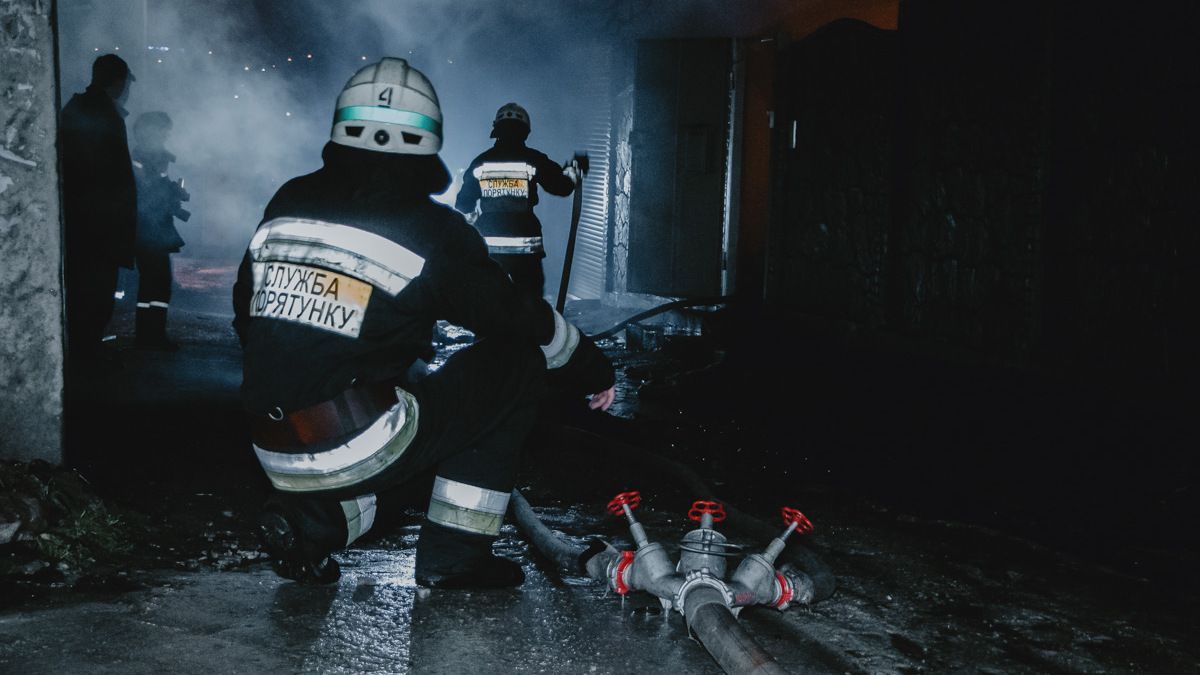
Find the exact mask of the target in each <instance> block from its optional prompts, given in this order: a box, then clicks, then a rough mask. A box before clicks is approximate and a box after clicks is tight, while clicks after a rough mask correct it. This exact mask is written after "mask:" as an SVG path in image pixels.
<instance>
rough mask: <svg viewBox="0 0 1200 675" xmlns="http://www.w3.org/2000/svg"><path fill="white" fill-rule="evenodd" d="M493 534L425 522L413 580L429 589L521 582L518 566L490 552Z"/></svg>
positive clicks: (496, 586)
mask: <svg viewBox="0 0 1200 675" xmlns="http://www.w3.org/2000/svg"><path fill="white" fill-rule="evenodd" d="M495 540H496V538H495V537H489V536H487V535H482V534H471V533H468V532H461V531H458V530H454V529H451V528H448V527H443V526H441V525H437V524H435V523H431V522H429V521H425V524H424V525H422V526H421V536H420V537H419V538H418V539H417V583H418V584H420V585H422V586H426V587H429V588H507V587H509V586H519V585H521V582H523V581H525V573H524V572H522V571H521V566H520V565H519V564H518V563H516V562H514V561H512V560H509V559H507V558H500V557H497V556H494V555H492V542H493V541H495Z"/></svg>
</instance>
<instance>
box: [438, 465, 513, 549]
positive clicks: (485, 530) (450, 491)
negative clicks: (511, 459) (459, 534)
mask: <svg viewBox="0 0 1200 675" xmlns="http://www.w3.org/2000/svg"><path fill="white" fill-rule="evenodd" d="M508 498H509V493H507V492H498V491H496V490H489V489H487V488H481V487H477V486H474V485H469V484H467V483H460V482H458V481H455V480H450V479H448V478H443V477H441V476H438V477H437V478H435V479H434V481H433V495H432V496H431V497H430V499H429V510H428V511H426V513H425V516H426V517H427V518H429V520H430V522H433V523H437V524H438V525H442V526H444V527H450V528H454V529H456V530H463V531H465V532H471V533H474V534H485V535H489V536H496V535H498V534H500V526H501V525H502V524H503V523H504V514H505V512H507V511H508Z"/></svg>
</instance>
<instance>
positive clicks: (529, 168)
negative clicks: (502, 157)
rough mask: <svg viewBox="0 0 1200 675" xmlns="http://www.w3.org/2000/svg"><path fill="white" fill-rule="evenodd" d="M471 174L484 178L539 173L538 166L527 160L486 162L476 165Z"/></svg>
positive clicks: (527, 176)
mask: <svg viewBox="0 0 1200 675" xmlns="http://www.w3.org/2000/svg"><path fill="white" fill-rule="evenodd" d="M471 174H472V175H474V176H475V178H477V179H484V178H526V179H528V178H533V177H534V176H536V175H537V167H536V166H533V165H531V164H526V163H525V162H484V163H483V164H480V165H479V166H477V167H475V168H474V170H472V171H471Z"/></svg>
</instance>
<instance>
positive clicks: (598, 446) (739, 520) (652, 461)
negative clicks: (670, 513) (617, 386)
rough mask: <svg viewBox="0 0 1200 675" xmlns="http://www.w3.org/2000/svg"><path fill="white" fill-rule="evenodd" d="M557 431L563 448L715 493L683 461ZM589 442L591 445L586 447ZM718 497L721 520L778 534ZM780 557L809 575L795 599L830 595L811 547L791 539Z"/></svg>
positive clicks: (586, 432) (703, 493)
mask: <svg viewBox="0 0 1200 675" xmlns="http://www.w3.org/2000/svg"><path fill="white" fill-rule="evenodd" d="M559 431H560V432H562V433H564V434H567V435H569V436H570V437H571V441H572V442H570V443H563V444H562V447H564V448H575V449H579V450H583V451H593V452H594V451H601V450H602V451H603V452H604V453H605V455H606V456H608V457H619V458H620V459H621V461H628V462H631V463H636V464H640V465H641V466H643V467H646V468H649V469H651V470H653V471H655V472H657V473H661V474H663V475H666V476H668V477H669V478H671V479H673V480H676V481H678V482H679V483H680V484H681V485H682V486H683V487H684V488H685V489H686V490H687V491H688V492H690V493H692V494H693V495H696V496H698V497H701V498H705V499H716V493H715V492H714V491H713V489H712V488H710V487H709V486H708V483H706V482H705V481H704V479H702V478H701V477H700V475H699V474H697V473H696V472H695V471H694V470H693V469H692V468H691V467H689V466H687V465H685V464H682V463H680V462H678V461H675V460H673V459H670V458H668V457H664V456H663V455H660V454H658V453H657V452H654V451H652V450H648V449H645V448H640V447H637V446H634V445H630V444H628V443H625V442H623V441H619V440H616V439H613V438H608V437H605V436H601V435H600V434H598V433H596V432H595V431H592V430H590V429H583V428H581V427H577V426H569V425H562V426H560V427H559ZM589 445H590V446H592V447H591V448H588V446H589ZM721 501H722V502H723V503H724V504H725V511H726V514H727V517H726V519H725V523H726V524H727V525H730V526H733V527H734V528H737V529H740V530H742V531H743V532H745V533H746V534H749V535H751V536H753V537H756V538H762V539H768V540H770V539H774V538H777V537H778V536H779V529H778V528H777V527H774V526H771V525H768V524H767V523H765V522H763V521H761V520H759V519H758V518H755V517H754V516H752V515H750V514H748V513H746V512H744V511H742V510H741V509H738V508H737V507H734V506H732V505H730V504H729V502H726V501H724V500H721ZM782 559H783V561H785V563H786V564H785V565H784V567H791V568H793V569H794V571H795V573H796V574H802V575H806V576H807V577H809V579H808V580H807V581H806V582H805V583H803V585H804V586H805V587H806V588H810V589H811V591H812V592H811V594H809V595H808V596H807V598H805V599H801V598H797V600H796V601H797V602H802V603H804V604H808V603H810V602H818V601H820V600H824V599H826V598H828V597H829V596H831V595H833V592H834V590H836V588H837V579H836V577H834V575H833V570H831V569H830V568H829V566H828V565H827V564H826V563H825V561H823V560H821V558H820V557H819V556H817V554H816V553H815V552H814V551H813V550H812V549H810V548H808V547H807V546H804V545H803V544H800V543H792V544H790V545H788V546H787V547H786V550H784V551H783V552H782Z"/></svg>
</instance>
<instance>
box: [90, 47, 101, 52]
mask: <svg viewBox="0 0 1200 675" xmlns="http://www.w3.org/2000/svg"><path fill="white" fill-rule="evenodd" d="M92 51H94V52H98V51H100V48H99V47H93V48H92Z"/></svg>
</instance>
